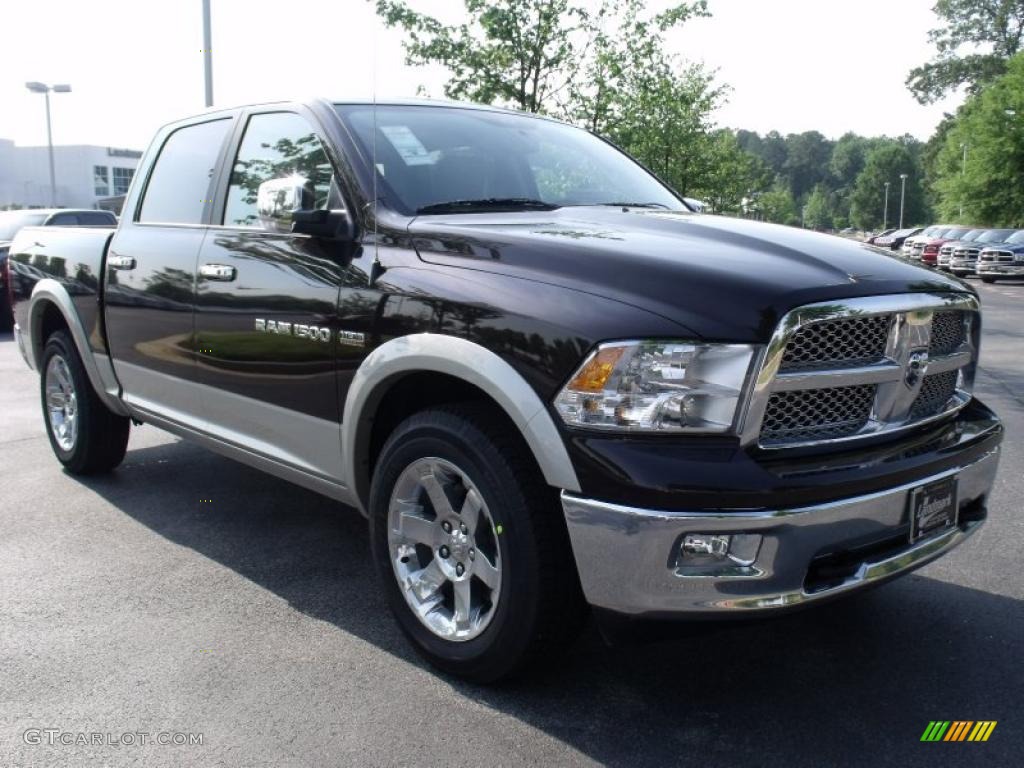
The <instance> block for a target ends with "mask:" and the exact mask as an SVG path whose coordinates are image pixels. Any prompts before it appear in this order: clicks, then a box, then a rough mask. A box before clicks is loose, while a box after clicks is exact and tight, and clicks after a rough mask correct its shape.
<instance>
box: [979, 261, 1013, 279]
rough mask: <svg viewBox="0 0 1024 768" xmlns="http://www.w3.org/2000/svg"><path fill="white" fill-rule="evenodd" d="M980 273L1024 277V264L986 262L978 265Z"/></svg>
mask: <svg viewBox="0 0 1024 768" xmlns="http://www.w3.org/2000/svg"><path fill="white" fill-rule="evenodd" d="M978 274H979V275H995V276H996V277H1024V264H999V263H996V264H986V263H981V264H979V265H978Z"/></svg>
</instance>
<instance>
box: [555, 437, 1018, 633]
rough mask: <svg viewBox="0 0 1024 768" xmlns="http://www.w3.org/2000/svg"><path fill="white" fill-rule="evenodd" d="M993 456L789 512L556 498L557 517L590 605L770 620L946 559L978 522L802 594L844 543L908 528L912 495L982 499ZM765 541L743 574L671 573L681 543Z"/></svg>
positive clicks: (964, 524) (991, 474)
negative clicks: (949, 491)
mask: <svg viewBox="0 0 1024 768" xmlns="http://www.w3.org/2000/svg"><path fill="white" fill-rule="evenodd" d="M998 463H999V449H998V448H995V449H993V450H991V451H990V452H988V453H986V454H985V455H984V456H983V457H981V458H980V459H977V460H975V461H974V462H972V463H970V464H968V465H965V466H962V467H959V468H957V469H953V470H948V471H946V472H942V473H940V474H937V475H934V476H932V477H927V478H923V479H921V480H920V481H918V482H915V483H912V484H908V485H902V486H899V487H897V488H893V489H890V490H887V491H881V492H878V493H873V494H869V495H866V496H859V497H855V498H852V499H844V500H842V501H836V502H832V503H828V504H821V505H818V506H813V507H802V508H796V509H778V510H759V511H737V512H724V511H723V512H658V511H652V510H644V509H635V508H632V507H626V506H622V505H618V504H610V503H606V502H601V501H594V500H590V499H583V498H579V497H577V496H575V495H573V494H570V493H567V492H564V491H563V492H562V508H563V510H564V512H565V518H566V521H567V523H568V527H569V536H570V539H571V541H572V548H573V553H574V555H575V558H576V565H577V568H578V570H579V575H580V580H581V583H582V585H583V591H584V593H585V594H586V597H587V600H588V601H589V602H590V603H591V604H592V605H594V606H597V607H599V608H605V609H608V610H611V611H615V612H617V613H622V614H631V615H641V614H679V615H680V616H686V615H694V616H696V615H722V614H726V613H755V612H770V611H773V610H776V609H780V608H786V607H790V606H796V605H799V604H806V603H811V602H815V601H818V600H824V599H827V598H831V597H834V596H837V595H840V594H843V593H846V592H850V591H852V590H855V589H858V588H860V587H864V586H867V585H869V584H872V583H875V582H879V581H881V580H883V579H888V578H891V577H893V576H897V575H899V574H901V573H906V572H907V571H910V570H912V569H914V568H917V567H919V566H921V565H924V564H925V563H927V562H929V561H931V560H934V559H935V558H937V557H939V556H940V555H942V554H944V553H946V552H948V551H949V550H950V549H952V548H953V547H955V546H957V545H958V544H960V543H961V542H962V541H963V540H964V539H966V538H967V537H968V536H970V535H971V534H972V533H973V532H974V531H975V530H977V528H978V527H979V526H980V525H981V521H980V520H977V521H971V522H961V523H960V524H959V525H958V526H957V527H955V528H953V529H952V530H950V531H949V532H947V533H944V534H941V535H936V536H934V537H931V538H927V539H923V540H921V541H918V542H916V543H914V544H912V545H911V544H909V543H908V544H907V546H906V547H904V548H902V549H897V550H896V551H891V550H889V551H887V552H886V554H885V555H884V556H880V557H879V558H878V559H871V558H870V557H869V558H868V559H865V560H864V561H863V562H860V563H859V564H856V565H855V567H854V570H853V571H852V574H851V575H849V576H847V577H846V578H845V579H843V580H842V581H841V582H840V583H838V584H835V585H829V586H828V587H826V588H821V589H812V590H811V591H807V589H806V586H805V580H806V578H807V575H808V572H809V569H810V567H811V564H812V561H813V560H814V559H815V557H817V556H818V555H820V554H821V553H823V552H830V551H835V550H842V549H843V547H844V546H845V545H847V544H850V545H851V546H852V545H853V544H854V543H856V542H863V541H866V540H871V539H874V540H877V539H879V538H882V537H885V536H887V535H892V536H896V535H899V534H900V533H901V532H903V531H906V530H908V528H909V501H908V499H909V494H910V491H911V490H912V489H913V488H917V487H918V486H921V485H925V484H928V483H932V482H935V481H936V480H941V479H943V478H946V477H949V476H951V475H957V476H958V478H959V483H958V497H959V505H960V509H961V512H962V511H963V509H964V507H965V506H968V505H970V504H971V503H972V502H976V501H978V500H979V499H981V498H982V497H984V496H987V495H988V493H989V491H990V490H991V488H992V483H993V481H994V479H995V473H996V467H997V465H998ZM688 533H692V534H709V533H715V534H719V533H720V534H729V533H733V534H735V533H747V534H760V535H761V536H763V540H762V543H761V547H760V550H759V552H758V555H757V558H756V560H755V561H754V562H753V564H752V565H751V566H750V567H746V568H736V569H733V570H734V571H735V572H734V573H724V572H723V575H710V576H709V575H706V574H702V575H691V574H689V573H685V572H684V571H685V569H682V568H679V567H677V565H676V553H677V552H678V550H679V546H680V543H681V541H682V539H683V536H684V535H685V534H688Z"/></svg>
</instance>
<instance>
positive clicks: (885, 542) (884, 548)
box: [804, 525, 910, 594]
mask: <svg viewBox="0 0 1024 768" xmlns="http://www.w3.org/2000/svg"><path fill="white" fill-rule="evenodd" d="M909 541H910V526H909V525H904V526H901V527H900V529H899V531H898V532H897V533H894V534H893V535H891V536H887V537H886V538H884V539H882V540H880V541H875V542H872V543H871V544H864V545H861V546H859V547H850V548H849V549H844V550H841V551H839V552H829V553H828V554H824V555H818V556H817V557H815V558H814V559H813V560H811V564H810V566H808V568H807V575H806V576H805V577H804V592H807V593H809V594H813V593H814V592H822V591H824V590H826V589H835V588H836V587H838V586H839V585H840V584H842V583H843V582H844V581H846V580H847V579H848V578H850V577H851V576H853V575H854V574H855V573H857V570H858V569H859V568H860V567H861V565H863V564H864V563H867V562H877V561H879V560H885V559H886V558H887V557H892V556H893V555H897V554H899V552H900V551H901V550H904V549H906V548H907V547H908V546H909V545H910V544H909Z"/></svg>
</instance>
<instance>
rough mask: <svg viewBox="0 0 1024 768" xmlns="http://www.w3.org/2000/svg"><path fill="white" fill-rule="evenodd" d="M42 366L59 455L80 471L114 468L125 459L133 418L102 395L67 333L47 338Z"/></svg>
mask: <svg viewBox="0 0 1024 768" xmlns="http://www.w3.org/2000/svg"><path fill="white" fill-rule="evenodd" d="M41 370H42V375H41V376H40V378H39V389H40V397H41V399H42V404H43V416H44V421H45V423H46V434H47V436H48V437H49V438H50V446H51V447H52V448H53V452H54V454H55V455H56V456H57V459H58V460H59V461H60V463H61V464H63V465H64V466H65V468H66V469H67V470H68V471H69V472H71V473H72V474H76V475H88V474H98V473H101V472H109V471H110V470H112V469H114V467H116V466H117V465H118V464H120V463H121V461H122V460H123V459H124V454H125V450H126V449H127V447H128V431H129V428H130V426H131V425H130V422H129V420H128V418H127V417H125V416H118V415H117V414H116V413H113V412H112V411H110V409H109V408H107V407H106V406H105V405H104V404H103V402H102V401H101V400H100V399H99V396H97V394H96V392H95V391H94V390H93V388H92V385H91V384H90V382H89V378H88V376H86V373H85V368H84V366H83V365H82V360H81V358H80V357H79V356H78V350H77V349H75V345H74V343H73V342H72V341H71V337H70V336H69V335H68V334H67V332H66V331H57V332H55V333H53V334H52V335H51V336H50V338H49V339H47V341H46V347H45V348H44V349H43V359H42V366H41Z"/></svg>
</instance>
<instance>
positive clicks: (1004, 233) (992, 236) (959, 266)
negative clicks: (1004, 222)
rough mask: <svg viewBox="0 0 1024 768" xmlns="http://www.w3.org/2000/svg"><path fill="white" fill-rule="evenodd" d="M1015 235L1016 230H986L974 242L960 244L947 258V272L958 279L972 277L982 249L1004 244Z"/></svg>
mask: <svg viewBox="0 0 1024 768" xmlns="http://www.w3.org/2000/svg"><path fill="white" fill-rule="evenodd" d="M1016 233H1017V230H1016V229H986V230H985V231H984V232H982V233H981V236H980V237H978V238H977V239H976V240H975V241H974V242H971V243H960V244H959V245H957V246H956V247H955V248H953V253H952V255H951V256H950V257H949V271H950V272H952V273H953V274H954V275H959V276H960V277H967V276H968V275H973V274H974V270H975V267H977V264H978V254H979V253H981V249H982V248H984V247H985V246H986V245H997V244H999V243H1005V242H1006V241H1007V240H1008V239H1009V238H1011V237H1013V236H1014V235H1015V234H1016Z"/></svg>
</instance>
